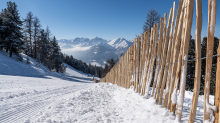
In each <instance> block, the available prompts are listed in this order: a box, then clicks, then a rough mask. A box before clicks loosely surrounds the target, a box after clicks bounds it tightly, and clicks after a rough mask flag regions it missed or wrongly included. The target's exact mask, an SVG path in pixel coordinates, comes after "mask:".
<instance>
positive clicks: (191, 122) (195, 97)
mask: <svg viewBox="0 0 220 123" xmlns="http://www.w3.org/2000/svg"><path fill="white" fill-rule="evenodd" d="M201 31H202V1H201V0H196V32H195V51H196V53H195V55H196V58H201ZM200 80H201V60H200V59H196V61H195V79H194V89H193V98H192V106H191V110H190V116H189V123H194V121H195V117H196V109H197V104H198V99H199V91H200Z"/></svg>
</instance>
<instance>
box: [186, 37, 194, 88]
mask: <svg viewBox="0 0 220 123" xmlns="http://www.w3.org/2000/svg"><path fill="white" fill-rule="evenodd" d="M194 58H195V40H194V39H192V36H190V42H189V52H188V59H194ZM194 78H195V61H192V62H188V64H187V76H186V90H189V91H193V88H194Z"/></svg>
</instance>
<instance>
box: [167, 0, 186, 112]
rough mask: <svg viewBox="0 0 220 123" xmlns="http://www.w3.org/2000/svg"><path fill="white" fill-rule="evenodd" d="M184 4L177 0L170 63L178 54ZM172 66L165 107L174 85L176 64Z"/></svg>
mask: <svg viewBox="0 0 220 123" xmlns="http://www.w3.org/2000/svg"><path fill="white" fill-rule="evenodd" d="M184 7H185V6H184V5H183V0H180V1H179V7H178V13H177V17H176V23H175V31H174V36H173V42H174V43H175V44H174V45H173V46H174V49H173V50H174V51H173V54H172V58H173V59H172V60H171V61H170V62H171V63H175V62H177V60H178V55H179V49H180V47H179V45H180V40H181V34H182V25H183V15H184V11H182V10H183V9H184ZM171 66H172V67H171V68H170V71H171V76H170V75H169V76H170V78H168V81H170V91H169V97H168V105H167V109H168V110H169V109H170V106H171V96H172V93H173V86H174V79H175V75H176V74H175V73H176V66H177V64H176V63H175V64H172V65H171Z"/></svg>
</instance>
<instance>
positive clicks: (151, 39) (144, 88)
mask: <svg viewBox="0 0 220 123" xmlns="http://www.w3.org/2000/svg"><path fill="white" fill-rule="evenodd" d="M153 31H154V29H153V28H151V34H150V35H151V36H150V39H149V40H150V45H149V52H148V56H147V63H146V69H145V72H144V79H143V81H144V87H143V94H145V92H146V91H145V90H146V82H147V74H148V69H149V64H150V58H151V52H152V43H153Z"/></svg>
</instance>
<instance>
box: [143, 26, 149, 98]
mask: <svg viewBox="0 0 220 123" xmlns="http://www.w3.org/2000/svg"><path fill="white" fill-rule="evenodd" d="M144 42H145V44H144V45H145V50H144V52H145V55H144V69H143V77H142V82H143V87H142V95H144V93H145V86H146V73H147V70H146V69H147V61H148V60H147V59H148V55H149V51H150V50H149V49H150V48H149V29H147V32H145V33H144Z"/></svg>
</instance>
